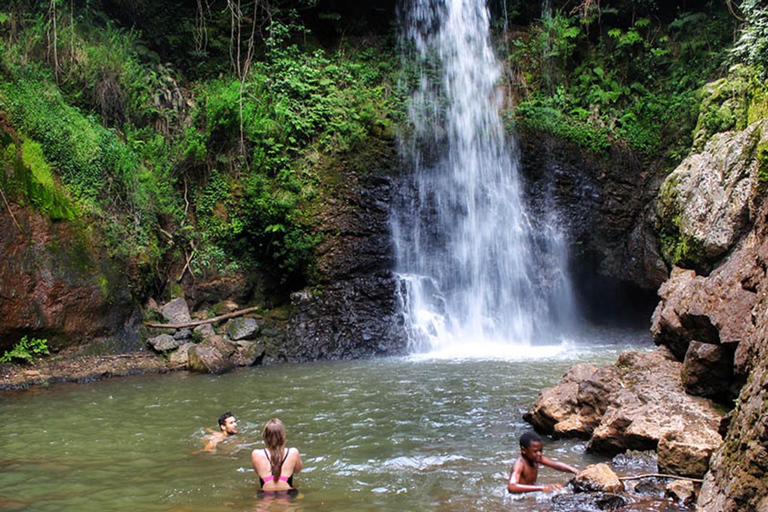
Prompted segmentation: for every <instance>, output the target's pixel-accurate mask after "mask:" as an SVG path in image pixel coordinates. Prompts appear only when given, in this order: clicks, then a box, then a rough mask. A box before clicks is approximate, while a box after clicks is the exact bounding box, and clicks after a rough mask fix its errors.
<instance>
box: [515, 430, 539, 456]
mask: <svg viewBox="0 0 768 512" xmlns="http://www.w3.org/2000/svg"><path fill="white" fill-rule="evenodd" d="M542 450H543V444H542V442H541V437H539V435H538V434H537V433H536V432H525V433H524V434H523V435H522V436H520V454H521V455H522V456H523V458H524V459H525V460H527V461H528V462H531V463H533V462H539V461H541V455H542Z"/></svg>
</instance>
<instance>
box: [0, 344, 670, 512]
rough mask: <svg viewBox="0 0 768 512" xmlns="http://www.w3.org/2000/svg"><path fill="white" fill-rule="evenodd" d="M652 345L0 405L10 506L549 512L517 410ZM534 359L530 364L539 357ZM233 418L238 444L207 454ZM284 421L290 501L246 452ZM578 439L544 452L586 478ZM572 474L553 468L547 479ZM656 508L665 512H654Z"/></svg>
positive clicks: (290, 374) (78, 390)
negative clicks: (206, 445) (267, 489)
mask: <svg viewBox="0 0 768 512" xmlns="http://www.w3.org/2000/svg"><path fill="white" fill-rule="evenodd" d="M650 347H651V343H650V337H649V335H648V334H647V333H638V332H634V331H623V332H615V331H614V332H603V333H597V334H593V336H592V339H591V340H590V341H589V343H587V342H579V341H575V342H573V343H571V344H569V345H567V346H563V347H560V348H559V349H553V348H552V347H540V348H526V349H523V350H525V351H526V352H525V353H521V357H518V358H515V357H509V354H507V356H508V357H507V358H506V359H440V358H435V357H430V356H428V355H420V356H414V357H405V358H385V359H375V360H361V361H344V362H319V363H308V364H296V365H288V364H286V365H275V366H268V367H256V368H249V369H245V370H241V371H238V372H236V373H232V374H227V375H221V376H202V375H193V374H188V373H176V374H170V375H162V376H137V377H129V378H120V379H113V380H107V381H103V382H98V383H93V384H77V385H76V384H61V385H56V386H52V387H50V388H48V389H42V388H41V389H33V390H29V391H23V392H7V393H4V394H0V417H1V418H2V430H1V431H0V446H2V451H0V510H3V511H11V510H19V511H21V510H23V511H25V512H47V511H51V512H53V511H57V512H58V511H63V510H71V511H75V510H76V511H78V512H89V511H99V512H107V511H116V512H117V511H121V512H122V511H128V510H131V511H149V512H152V511H185V512H197V511H200V512H202V511H212V510H233V511H252V510H271V511H289V510H290V511H304V512H313V511H321V510H323V511H339V512H344V511H392V512H395V511H397V512H401V511H438V510H439V511H485V512H492V511H532V510H541V511H550V510H552V508H551V504H550V501H549V495H543V494H542V493H533V494H529V495H524V496H519V497H511V496H508V495H507V493H506V480H507V477H508V471H509V467H510V464H511V462H512V460H513V459H514V458H515V457H517V456H518V453H519V449H518V446H517V444H518V443H517V440H518V437H519V436H520V434H521V433H522V432H523V431H525V430H527V429H528V428H529V426H528V425H527V424H526V423H524V422H523V421H522V419H521V416H522V413H523V412H524V411H525V410H526V409H527V408H528V407H529V406H530V405H531V404H532V403H533V401H534V400H535V398H536V396H537V394H538V392H539V390H541V389H542V388H544V387H547V386H551V385H553V384H554V383H556V382H557V381H558V380H559V379H560V377H561V376H562V375H563V373H564V372H565V371H566V370H567V369H568V368H569V367H570V366H572V365H574V364H576V363H581V362H590V363H594V364H609V363H613V362H615V360H616V358H617V356H618V354H619V353H620V352H621V351H622V350H624V349H627V348H635V349H640V350H643V349H648V348H650ZM530 351H533V352H530ZM228 410H231V411H233V412H234V413H235V415H236V416H237V418H238V420H239V426H240V432H239V434H238V435H237V436H236V437H234V438H232V439H230V440H228V441H226V442H225V443H224V444H222V445H220V447H219V448H218V450H217V452H216V453H205V452H200V449H201V448H202V445H203V442H202V438H203V436H204V435H205V428H206V427H208V428H216V419H217V418H218V416H219V415H220V414H221V413H222V412H225V411H228ZM271 417H279V418H280V419H282V420H283V421H284V423H285V424H286V428H287V435H288V441H289V444H290V445H292V446H297V447H298V448H299V449H300V450H301V452H302V455H303V459H304V471H303V472H302V473H301V474H300V475H298V476H297V477H296V485H297V487H298V488H299V489H300V490H301V495H300V497H299V498H298V499H297V500H295V501H293V502H291V503H287V504H286V503H276V502H271V503H269V502H264V501H262V500H259V499H257V498H256V497H255V491H256V488H257V485H258V484H257V479H256V477H255V475H254V473H253V470H252V469H251V465H250V460H249V453H250V451H251V450H252V449H254V448H256V447H261V446H262V443H261V441H260V437H259V436H260V431H261V427H262V426H263V424H264V422H265V421H267V420H268V419H269V418H271ZM585 449H586V444H585V443H584V442H583V441H577V440H558V441H553V440H547V439H545V454H547V455H548V456H550V457H552V458H555V459H558V460H562V461H564V462H567V463H569V464H572V465H575V466H578V467H583V466H585V465H587V464H591V463H596V462H604V461H606V459H605V458H603V457H599V456H595V455H590V454H587V453H585ZM564 480H567V475H565V474H561V473H558V472H556V471H553V470H551V469H549V468H543V469H542V471H541V473H540V481H541V482H545V483H547V482H561V481H564ZM659 510H661V509H659Z"/></svg>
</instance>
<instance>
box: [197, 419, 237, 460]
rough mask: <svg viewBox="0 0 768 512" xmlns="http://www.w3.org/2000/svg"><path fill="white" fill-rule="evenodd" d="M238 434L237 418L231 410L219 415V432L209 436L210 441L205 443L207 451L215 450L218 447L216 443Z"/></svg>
mask: <svg viewBox="0 0 768 512" xmlns="http://www.w3.org/2000/svg"><path fill="white" fill-rule="evenodd" d="M235 434H237V419H235V415H234V414H232V413H231V412H225V413H224V414H222V415H221V416H220V417H219V432H214V433H213V435H211V436H210V437H209V438H208V442H207V443H206V444H205V448H203V449H204V450H205V451H213V450H215V449H216V445H217V444H219V443H220V442H222V441H223V440H225V439H226V438H228V437H229V436H233V435H235Z"/></svg>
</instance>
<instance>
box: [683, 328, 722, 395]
mask: <svg viewBox="0 0 768 512" xmlns="http://www.w3.org/2000/svg"><path fill="white" fill-rule="evenodd" d="M733 348H735V347H733V345H732V344H729V345H713V344H711V343H700V342H698V341H691V342H690V344H689V345H688V351H687V352H686V353H685V361H683V373H682V377H683V387H685V390H686V391H687V392H688V393H690V394H692V395H696V396H706V397H709V398H722V399H725V398H727V397H728V396H729V394H730V392H731V383H732V382H733Z"/></svg>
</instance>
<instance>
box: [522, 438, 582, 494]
mask: <svg viewBox="0 0 768 512" xmlns="http://www.w3.org/2000/svg"><path fill="white" fill-rule="evenodd" d="M539 463H541V464H544V465H545V466H549V467H551V468H554V469H556V470H558V471H565V472H569V473H573V474H577V473H578V472H579V470H578V469H576V468H574V467H571V466H569V465H568V464H563V463H562V462H555V461H553V460H552V459H550V458H548V457H545V456H544V455H543V454H542V443H541V438H540V437H539V436H538V434H536V433H535V432H526V433H524V434H523V435H522V436H520V458H519V459H517V460H516V461H515V462H514V463H513V464H512V469H511V470H510V472H509V483H508V484H507V491H509V492H510V493H513V492H515V493H518V492H534V491H544V492H551V491H555V490H557V489H562V488H563V486H562V484H549V485H536V479H537V478H538V476H539Z"/></svg>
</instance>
